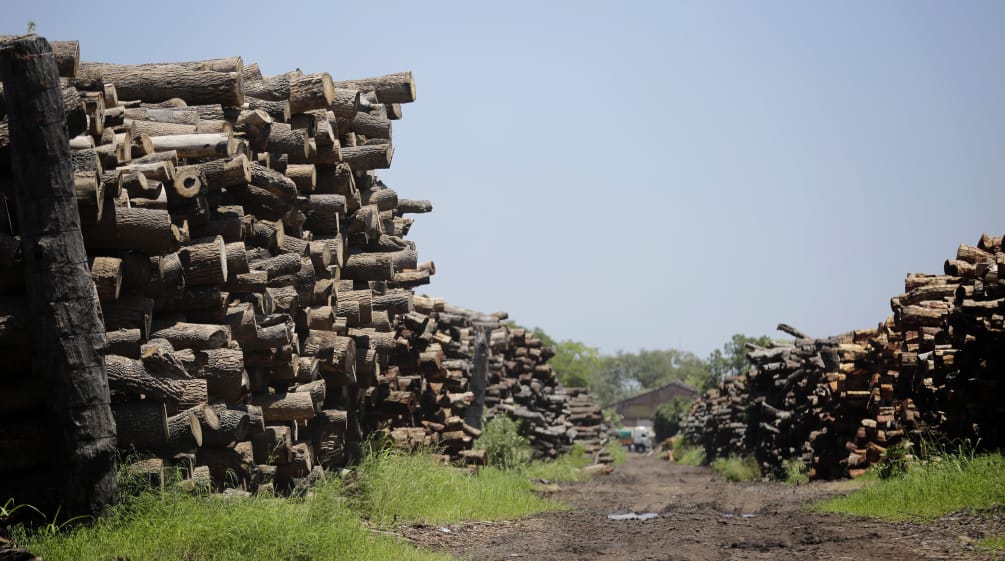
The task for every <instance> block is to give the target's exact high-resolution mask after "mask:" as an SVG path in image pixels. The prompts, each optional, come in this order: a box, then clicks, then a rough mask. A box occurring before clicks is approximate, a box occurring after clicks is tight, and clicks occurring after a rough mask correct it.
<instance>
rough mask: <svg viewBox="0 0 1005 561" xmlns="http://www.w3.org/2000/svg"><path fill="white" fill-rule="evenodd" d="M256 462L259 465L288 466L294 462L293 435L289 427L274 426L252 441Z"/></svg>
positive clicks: (267, 428) (266, 428)
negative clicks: (287, 464) (292, 450)
mask: <svg viewBox="0 0 1005 561" xmlns="http://www.w3.org/2000/svg"><path fill="white" fill-rule="evenodd" d="M251 446H252V449H253V452H254V455H255V462H256V463H259V464H271V465H276V464H286V463H289V462H290V461H291V460H292V455H293V454H292V452H291V448H292V447H293V435H292V432H291V431H290V428H289V427H286V426H281V425H274V426H269V427H265V430H264V431H262V432H261V433H259V434H256V435H255V436H254V437H252V439H251Z"/></svg>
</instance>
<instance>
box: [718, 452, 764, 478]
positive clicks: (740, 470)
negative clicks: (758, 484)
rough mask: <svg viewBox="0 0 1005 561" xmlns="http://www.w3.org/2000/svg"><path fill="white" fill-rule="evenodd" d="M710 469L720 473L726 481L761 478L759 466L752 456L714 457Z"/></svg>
mask: <svg viewBox="0 0 1005 561" xmlns="http://www.w3.org/2000/svg"><path fill="white" fill-rule="evenodd" d="M711 465H712V469H714V470H715V471H717V472H719V473H721V474H722V475H723V476H724V477H725V478H726V480H727V481H757V480H758V479H760V478H761V468H760V467H758V465H757V460H755V459H754V458H753V456H747V457H739V456H729V457H728V458H716V459H715V460H713V461H712V464H711Z"/></svg>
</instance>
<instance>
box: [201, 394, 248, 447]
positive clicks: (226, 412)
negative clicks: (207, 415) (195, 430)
mask: <svg viewBox="0 0 1005 561" xmlns="http://www.w3.org/2000/svg"><path fill="white" fill-rule="evenodd" d="M210 410H211V411H212V413H213V415H214V416H215V418H216V426H215V427H213V426H205V425H204V426H203V427H202V443H203V446H231V445H233V443H235V442H239V441H242V440H245V439H247V438H248V437H249V436H250V435H251V434H252V433H254V432H257V431H255V430H253V428H252V425H253V424H254V421H253V419H252V417H251V415H250V414H249V411H248V410H246V409H242V408H240V407H235V406H228V405H224V404H220V403H217V404H213V405H212V406H210Z"/></svg>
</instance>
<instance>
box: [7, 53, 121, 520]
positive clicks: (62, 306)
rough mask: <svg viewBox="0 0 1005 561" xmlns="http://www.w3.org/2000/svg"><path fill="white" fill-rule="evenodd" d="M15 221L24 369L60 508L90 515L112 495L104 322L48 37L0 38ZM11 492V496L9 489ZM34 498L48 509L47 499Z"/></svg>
mask: <svg viewBox="0 0 1005 561" xmlns="http://www.w3.org/2000/svg"><path fill="white" fill-rule="evenodd" d="M0 78H2V79H3V82H4V86H5V88H4V93H5V104H6V108H7V113H8V122H9V127H10V134H11V156H12V163H13V172H14V178H15V183H14V186H15V198H16V200H17V213H18V222H19V224H20V226H21V232H20V233H21V244H22V247H23V248H24V250H25V251H24V255H25V259H24V271H25V275H26V281H27V282H26V285H27V286H26V288H27V301H28V309H29V312H30V314H31V316H32V317H33V318H35V319H33V321H32V322H31V327H30V334H31V348H32V354H33V356H34V359H33V361H32V369H33V371H34V372H35V373H36V375H38V376H40V377H42V378H44V379H45V380H46V381H47V385H48V387H49V388H50V390H51V393H50V396H49V399H48V400H47V409H48V415H49V419H50V420H51V422H52V426H54V427H58V428H57V429H55V430H54V431H53V434H50V439H51V440H50V441H49V442H50V445H51V446H52V447H53V448H54V451H55V453H56V456H57V457H58V458H59V461H58V462H57V465H58V466H61V468H60V469H61V470H62V471H63V473H62V477H60V478H58V479H55V480H53V481H50V484H51V485H55V486H58V487H59V490H60V492H59V495H61V497H60V501H59V503H61V506H62V512H63V513H64V514H65V515H68V516H74V515H78V514H88V515H93V514H98V513H99V512H100V511H101V509H102V508H103V507H104V506H105V505H106V504H108V503H109V502H111V501H112V500H113V499H114V497H115V493H116V483H115V473H116V472H115V464H114V451H115V421H114V419H113V418H112V413H111V407H110V406H109V403H110V396H109V390H108V381H107V374H106V372H105V367H104V365H103V363H102V356H101V354H102V351H101V349H103V348H104V347H105V335H104V331H105V327H104V325H103V323H102V320H101V316H100V315H99V313H98V308H97V301H96V293H95V290H94V288H93V284H92V282H91V277H90V274H89V272H88V268H87V254H86V251H85V249H84V243H83V239H82V237H81V234H80V218H79V216H78V214H77V208H76V200H75V197H74V192H73V175H72V167H71V165H70V160H69V149H70V147H69V138H68V136H67V130H66V127H65V124H64V123H65V115H64V111H63V100H62V94H61V91H60V85H59V70H58V68H57V64H56V60H55V57H54V56H53V55H52V50H51V48H50V47H49V44H48V42H47V41H46V40H45V39H44V38H41V37H36V36H30V37H25V38H22V39H16V40H14V41H11V42H8V43H4V44H2V45H0ZM14 498H15V500H18V497H14ZM35 506H37V507H40V508H43V509H46V510H48V511H49V512H52V511H51V510H49V509H51V508H53V507H55V506H57V504H52V503H49V504H39V503H36V504H35Z"/></svg>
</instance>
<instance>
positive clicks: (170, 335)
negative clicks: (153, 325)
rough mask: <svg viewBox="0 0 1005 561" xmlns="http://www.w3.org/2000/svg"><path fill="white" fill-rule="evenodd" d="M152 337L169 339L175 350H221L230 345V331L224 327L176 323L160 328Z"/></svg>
mask: <svg viewBox="0 0 1005 561" xmlns="http://www.w3.org/2000/svg"><path fill="white" fill-rule="evenodd" d="M152 337H155V338H160V339H167V340H168V341H170V342H171V345H172V346H173V347H174V348H175V349H200V350H201V349H221V348H226V347H227V346H228V345H229V344H230V329H229V328H228V327H227V326H223V325H207V324H202V323H184V322H176V323H174V324H171V325H167V326H158V329H156V330H155V331H154V332H153V334H152Z"/></svg>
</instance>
